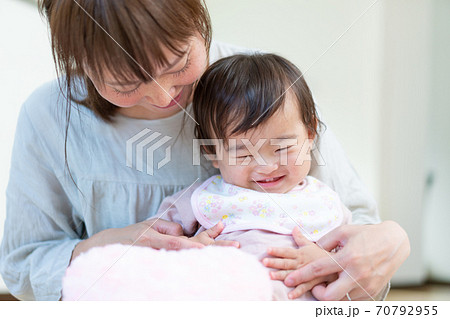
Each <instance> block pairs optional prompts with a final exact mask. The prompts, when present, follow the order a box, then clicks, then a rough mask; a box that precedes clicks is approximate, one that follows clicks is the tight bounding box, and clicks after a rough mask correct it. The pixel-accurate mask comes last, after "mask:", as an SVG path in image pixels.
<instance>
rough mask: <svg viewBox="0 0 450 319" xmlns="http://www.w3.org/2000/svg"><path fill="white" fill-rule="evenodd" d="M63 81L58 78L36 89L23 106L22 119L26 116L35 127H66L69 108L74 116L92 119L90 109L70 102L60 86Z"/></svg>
mask: <svg viewBox="0 0 450 319" xmlns="http://www.w3.org/2000/svg"><path fill="white" fill-rule="evenodd" d="M62 81H64V78H57V79H54V80H52V81H49V82H46V83H44V84H42V85H41V86H39V87H38V88H36V89H35V90H34V91H33V93H31V95H30V96H29V97H28V98H27V99H26V100H25V102H24V103H23V105H22V110H21V115H22V117H23V116H26V117H27V118H28V120H29V121H30V122H31V123H32V124H33V125H35V126H37V127H39V126H43V127H45V128H50V127H51V126H53V125H56V126H58V127H64V126H65V123H66V118H67V110H68V108H70V110H71V114H73V115H76V116H80V115H81V114H83V115H84V116H85V117H86V116H87V117H92V116H93V113H92V111H90V110H89V109H88V108H86V107H83V106H81V105H79V104H77V103H74V102H72V101H70V102H68V100H67V98H66V94H65V92H64V89H62V88H61V86H60V84H63V82H62ZM77 85H79V84H77ZM74 110H78V111H79V112H77V111H75V112H74ZM19 121H20V118H19ZM63 125H64V126H63Z"/></svg>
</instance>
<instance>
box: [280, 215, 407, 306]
mask: <svg viewBox="0 0 450 319" xmlns="http://www.w3.org/2000/svg"><path fill="white" fill-rule="evenodd" d="M318 245H319V246H321V247H323V248H324V249H325V250H327V251H330V250H332V249H333V248H335V247H341V249H340V250H339V251H338V252H337V253H336V254H334V255H333V259H332V258H329V257H328V256H327V257H323V258H321V259H319V260H316V261H313V262H311V263H309V264H308V265H306V266H304V267H303V268H300V269H298V270H295V271H293V272H292V273H290V274H289V275H288V276H287V277H286V279H285V284H286V285H287V286H292V287H294V286H297V285H299V284H300V283H302V282H307V281H310V280H312V279H314V278H316V277H321V276H326V275H329V274H333V273H338V274H339V278H338V279H337V280H336V281H334V282H333V283H331V284H329V285H328V286H326V287H325V286H323V285H322V286H317V287H315V288H314V289H313V294H314V296H315V297H316V298H317V299H319V300H341V299H344V298H346V294H347V293H348V294H349V296H350V298H351V299H352V300H377V298H379V297H380V293H381V292H382V291H383V289H385V287H386V286H387V285H388V283H389V280H390V279H391V277H392V276H393V275H394V273H395V272H396V271H397V269H398V268H399V267H400V265H401V264H402V263H403V262H404V261H405V260H406V258H407V257H408V255H409V252H410V244H409V240H408V236H407V235H406V233H405V231H404V230H403V229H402V228H401V227H400V226H399V225H398V224H397V223H395V222H393V221H385V222H383V223H381V224H376V225H344V226H341V227H339V228H337V229H335V230H333V231H332V232H330V233H328V234H327V235H325V236H324V237H322V238H321V239H320V240H319V241H318ZM381 297H382V296H381Z"/></svg>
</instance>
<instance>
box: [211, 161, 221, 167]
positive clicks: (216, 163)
mask: <svg viewBox="0 0 450 319" xmlns="http://www.w3.org/2000/svg"><path fill="white" fill-rule="evenodd" d="M212 165H213V166H214V167H215V168H219V161H217V160H212Z"/></svg>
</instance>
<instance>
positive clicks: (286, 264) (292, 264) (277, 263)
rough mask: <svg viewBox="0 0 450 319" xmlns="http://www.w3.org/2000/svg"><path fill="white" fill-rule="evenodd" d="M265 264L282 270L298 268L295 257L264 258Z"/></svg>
mask: <svg viewBox="0 0 450 319" xmlns="http://www.w3.org/2000/svg"><path fill="white" fill-rule="evenodd" d="M262 262H263V265H264V266H266V267H270V268H275V269H281V270H294V269H297V262H296V261H295V260H294V259H287V258H264V259H263V261H262Z"/></svg>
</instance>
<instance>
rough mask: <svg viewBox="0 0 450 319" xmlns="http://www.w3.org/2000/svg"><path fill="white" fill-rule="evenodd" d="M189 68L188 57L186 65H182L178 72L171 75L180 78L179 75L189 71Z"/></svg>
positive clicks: (189, 61) (189, 60)
mask: <svg viewBox="0 0 450 319" xmlns="http://www.w3.org/2000/svg"><path fill="white" fill-rule="evenodd" d="M190 66H191V59H190V58H189V57H188V58H187V60H186V64H185V65H184V67H183V68H182V69H181V70H180V71H177V72H175V73H174V74H173V75H174V76H180V75H181V74H183V73H184V72H186V71H187V69H189V67H190Z"/></svg>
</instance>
